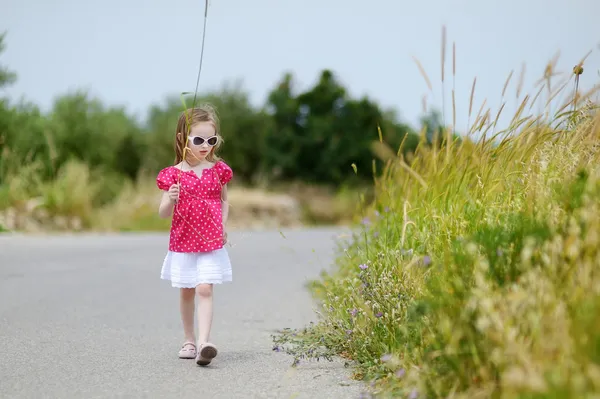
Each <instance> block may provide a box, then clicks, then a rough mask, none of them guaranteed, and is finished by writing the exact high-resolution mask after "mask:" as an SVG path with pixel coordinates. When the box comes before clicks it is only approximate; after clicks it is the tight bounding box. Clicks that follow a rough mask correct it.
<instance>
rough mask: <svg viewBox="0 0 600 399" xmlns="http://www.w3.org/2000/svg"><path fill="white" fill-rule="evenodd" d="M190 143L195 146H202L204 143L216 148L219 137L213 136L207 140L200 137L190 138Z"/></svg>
mask: <svg viewBox="0 0 600 399" xmlns="http://www.w3.org/2000/svg"><path fill="white" fill-rule="evenodd" d="M189 142H190V143H192V144H193V145H195V146H201V145H202V144H204V142H206V144H208V145H209V146H211V147H214V146H215V145H217V143H218V142H219V137H217V136H211V137H209V138H207V139H205V138H204V137H200V136H190V137H189Z"/></svg>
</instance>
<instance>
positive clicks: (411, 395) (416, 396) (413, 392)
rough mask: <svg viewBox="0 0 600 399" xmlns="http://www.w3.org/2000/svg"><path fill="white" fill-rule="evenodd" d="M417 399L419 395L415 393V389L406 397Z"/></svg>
mask: <svg viewBox="0 0 600 399" xmlns="http://www.w3.org/2000/svg"><path fill="white" fill-rule="evenodd" d="M418 397H419V393H418V392H417V390H416V389H413V390H412V391H411V392H410V395H408V399H417V398H418Z"/></svg>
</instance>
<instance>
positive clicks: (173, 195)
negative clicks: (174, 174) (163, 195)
mask: <svg viewBox="0 0 600 399" xmlns="http://www.w3.org/2000/svg"><path fill="white" fill-rule="evenodd" d="M169 198H170V199H171V201H173V202H175V201H177V200H178V199H179V185H178V184H173V185H172V186H171V187H169Z"/></svg>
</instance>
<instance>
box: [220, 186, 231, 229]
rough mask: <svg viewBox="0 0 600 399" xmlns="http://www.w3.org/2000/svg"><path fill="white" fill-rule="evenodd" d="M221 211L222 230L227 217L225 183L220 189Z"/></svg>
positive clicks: (227, 207)
mask: <svg viewBox="0 0 600 399" xmlns="http://www.w3.org/2000/svg"><path fill="white" fill-rule="evenodd" d="M221 212H222V214H223V230H225V224H227V218H228V217H229V201H227V184H226V185H224V186H223V190H222V191H221Z"/></svg>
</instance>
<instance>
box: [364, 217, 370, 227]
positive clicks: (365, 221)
mask: <svg viewBox="0 0 600 399" xmlns="http://www.w3.org/2000/svg"><path fill="white" fill-rule="evenodd" d="M362 224H363V225H365V226H369V225H370V224H371V221H370V220H369V218H367V217H366V218H364V219H363V220H362Z"/></svg>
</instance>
